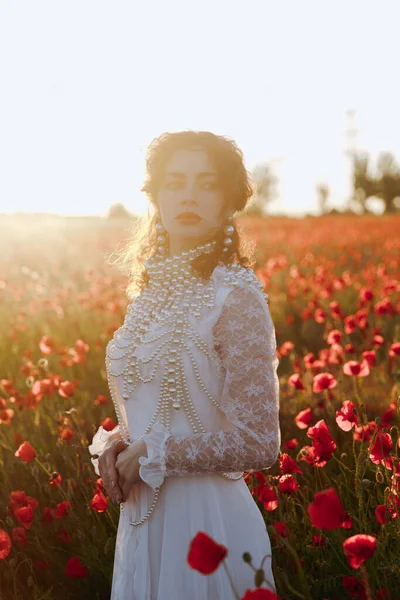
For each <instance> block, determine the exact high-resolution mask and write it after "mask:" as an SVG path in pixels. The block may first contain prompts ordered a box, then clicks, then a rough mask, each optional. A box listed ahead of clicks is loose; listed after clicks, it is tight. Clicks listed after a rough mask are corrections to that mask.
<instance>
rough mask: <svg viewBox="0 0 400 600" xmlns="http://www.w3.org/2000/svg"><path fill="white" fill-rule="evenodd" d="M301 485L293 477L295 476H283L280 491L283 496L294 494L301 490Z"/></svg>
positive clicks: (280, 480) (280, 481)
mask: <svg viewBox="0 0 400 600" xmlns="http://www.w3.org/2000/svg"><path fill="white" fill-rule="evenodd" d="M299 487H300V486H299V484H298V483H297V481H296V480H295V478H294V477H293V475H289V474H287V475H282V477H280V478H279V491H280V492H282V494H294V492H296V491H297V490H298V489H299Z"/></svg>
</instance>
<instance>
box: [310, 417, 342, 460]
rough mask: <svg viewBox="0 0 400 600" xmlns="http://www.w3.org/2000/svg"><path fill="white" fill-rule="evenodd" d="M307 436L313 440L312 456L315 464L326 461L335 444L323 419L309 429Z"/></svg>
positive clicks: (334, 448)
mask: <svg viewBox="0 0 400 600" xmlns="http://www.w3.org/2000/svg"><path fill="white" fill-rule="evenodd" d="M307 436H308V437H309V438H311V439H312V440H313V443H312V445H313V450H314V452H313V454H314V458H315V460H316V461H317V462H319V461H327V460H329V459H330V458H331V456H332V453H333V452H334V451H335V450H336V444H335V441H334V439H333V437H332V434H331V432H330V431H329V429H328V427H327V424H326V423H325V421H324V420H323V419H321V420H320V421H318V422H317V423H316V424H315V425H314V427H309V429H308V430H307Z"/></svg>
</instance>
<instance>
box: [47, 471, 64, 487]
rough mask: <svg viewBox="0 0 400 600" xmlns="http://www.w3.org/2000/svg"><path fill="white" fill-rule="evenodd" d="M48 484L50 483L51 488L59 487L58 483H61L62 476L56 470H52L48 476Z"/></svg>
mask: <svg viewBox="0 0 400 600" xmlns="http://www.w3.org/2000/svg"><path fill="white" fill-rule="evenodd" d="M49 484H50V485H51V487H53V488H59V487H60V485H61V484H62V477H61V475H60V473H57V471H54V472H53V473H52V474H51V475H50V478H49Z"/></svg>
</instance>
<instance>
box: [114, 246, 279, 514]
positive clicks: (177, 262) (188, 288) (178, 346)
mask: <svg viewBox="0 0 400 600" xmlns="http://www.w3.org/2000/svg"><path fill="white" fill-rule="evenodd" d="M215 244H216V242H215V241H214V242H209V243H207V244H204V245H199V246H196V247H195V248H193V249H191V250H189V251H188V252H182V253H181V254H178V255H174V256H172V257H171V258H169V257H167V258H165V257H163V256H161V257H159V256H153V257H151V258H150V259H148V260H147V261H146V263H145V265H146V269H147V273H148V275H149V283H148V285H147V286H146V287H145V288H144V289H143V290H142V292H141V293H140V294H139V296H138V297H137V298H135V300H134V301H133V302H132V303H131V304H130V305H129V306H128V310H127V314H126V316H125V320H124V324H123V325H122V327H120V328H119V329H118V330H117V331H116V332H115V333H114V336H113V338H112V340H110V342H109V343H108V345H107V349H106V371H107V379H108V383H109V388H110V392H111V396H112V400H113V403H114V407H115V412H116V414H117V417H118V422H119V425H120V433H121V437H122V439H123V441H124V442H125V443H126V444H127V445H130V444H132V443H133V441H131V439H130V434H129V429H128V427H127V424H126V423H125V421H124V419H123V418H122V414H121V409H123V404H121V400H120V398H119V394H118V392H117V389H116V385H115V378H116V377H121V376H122V377H123V403H124V402H126V401H127V400H129V398H130V397H131V395H132V393H133V391H134V389H135V387H136V385H137V383H138V381H142V382H143V383H148V382H150V381H152V379H153V378H154V376H155V375H156V373H157V369H158V366H159V362H160V360H161V359H162V358H163V357H164V356H165V357H166V358H167V360H166V363H165V373H164V376H163V377H162V384H161V393H160V398H159V401H158V405H157V409H156V411H155V413H154V415H153V417H152V419H151V421H150V423H149V424H148V426H147V427H146V429H145V433H148V432H149V431H150V429H151V426H152V425H153V423H154V422H155V421H156V419H157V415H159V417H160V419H159V420H160V422H161V423H162V424H163V425H164V427H165V428H166V429H167V430H168V431H171V407H172V408H173V409H174V410H176V411H178V410H180V409H181V407H182V406H183V407H184V409H185V411H186V413H187V417H188V420H189V422H190V424H191V426H192V429H193V431H194V432H195V433H199V432H201V433H206V429H205V428H204V426H203V424H202V423H201V421H200V419H199V417H198V415H197V413H196V411H195V409H194V406H193V403H192V400H191V397H190V390H189V389H188V388H187V385H186V379H185V376H184V371H183V361H182V358H181V355H182V352H184V351H186V352H187V353H188V354H189V356H190V359H191V362H192V365H193V370H194V373H195V375H196V378H197V380H198V381H199V384H200V385H201V387H202V389H203V390H204V392H205V394H206V395H207V396H208V398H209V399H210V400H211V402H212V403H213V404H214V406H215V407H216V408H218V409H219V408H220V406H219V404H218V402H217V401H216V399H215V398H213V396H212V395H211V394H210V393H209V392H208V390H207V389H206V388H205V386H204V384H203V382H202V380H201V377H200V373H199V371H198V368H197V364H196V361H195V359H194V357H193V354H192V353H191V351H190V348H189V346H187V344H186V343H185V339H186V338H188V337H189V338H190V339H191V340H193V342H194V343H195V344H196V346H197V347H198V348H200V349H201V350H202V351H203V352H204V353H205V354H206V355H207V356H208V357H209V358H211V360H216V358H217V357H216V355H214V356H213V355H210V352H209V349H208V347H207V345H206V344H204V341H203V340H202V338H200V337H199V335H198V334H197V332H196V331H195V329H194V328H193V326H192V325H191V324H190V322H189V320H188V314H189V313H190V314H191V315H193V316H194V317H195V318H197V319H199V318H200V317H201V315H202V309H203V307H207V308H212V307H213V306H214V300H215V289H214V282H213V280H212V279H209V280H204V279H202V278H201V277H200V275H199V274H197V273H195V272H194V271H192V270H191V266H190V262H191V260H193V259H194V258H195V257H197V256H200V255H201V254H204V253H210V252H212V251H213V250H214V247H215ZM221 264H223V263H221ZM244 278H245V279H246V281H251V282H253V283H256V284H257V285H259V286H260V288H262V287H263V286H262V283H261V282H260V281H259V280H258V279H257V277H256V275H255V274H254V271H250V272H249V271H248V270H247V269H245V268H244V267H242V266H241V265H239V264H238V263H232V264H231V265H229V266H228V268H227V271H226V275H225V280H224V281H225V282H226V283H230V284H232V285H238V283H239V281H238V280H239V279H244ZM265 296H266V297H267V295H266V294H265ZM166 325H168V326H170V327H169V330H168V331H167V332H164V333H161V334H159V335H158V336H157V335H156V337H153V338H152V339H145V337H146V335H147V334H148V333H151V331H152V330H153V329H154V328H155V326H157V327H164V326H166ZM162 338H165V340H164V341H162V342H161V343H160V344H159V345H158V347H157V349H156V350H155V351H154V352H153V353H152V354H151V356H150V357H149V358H148V359H146V360H143V361H142V362H143V363H150V362H151V361H153V360H155V366H154V368H153V370H152V373H151V375H150V378H145V377H143V376H142V374H141V370H140V365H139V364H138V358H137V357H136V355H135V350H136V347H137V345H138V344H139V343H140V344H148V343H152V342H154V341H156V340H161V339H162ZM113 360H114V361H115V360H122V362H123V363H124V367H123V368H122V370H120V371H119V372H118V371H113V369H112V361H113ZM217 360H218V359H217ZM138 439H143V437H142V436H141V437H140V438H138ZM217 474H218V475H220V476H221V477H224V478H226V479H230V480H233V481H237V480H238V479H241V478H242V477H243V474H241V475H240V476H239V477H231V476H229V475H227V474H225V473H217ZM163 483H164V482H163ZM161 487H162V486H160V487H158V488H156V490H155V494H154V498H153V502H152V504H151V506H150V509H149V511H148V513H147V514H146V515H145V517H143V518H142V519H140V521H137V522H133V521H129V522H130V524H131V525H134V526H138V525H141V524H142V523H144V521H146V519H148V517H149V516H150V515H151V513H152V512H153V509H154V506H155V504H156V501H157V498H158V496H159V492H160V489H161ZM120 508H121V511H122V512H123V509H124V507H123V503H121V504H120Z"/></svg>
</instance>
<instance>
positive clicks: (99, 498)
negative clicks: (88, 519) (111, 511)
mask: <svg viewBox="0 0 400 600" xmlns="http://www.w3.org/2000/svg"><path fill="white" fill-rule="evenodd" d="M90 506H91V508H94V510H97V512H100V513H101V512H104V511H105V510H107V508H108V500H107V498H106V497H105V496H104V494H102V493H101V492H99V493H98V494H95V495H94V497H93V499H92V501H91V503H90Z"/></svg>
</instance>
